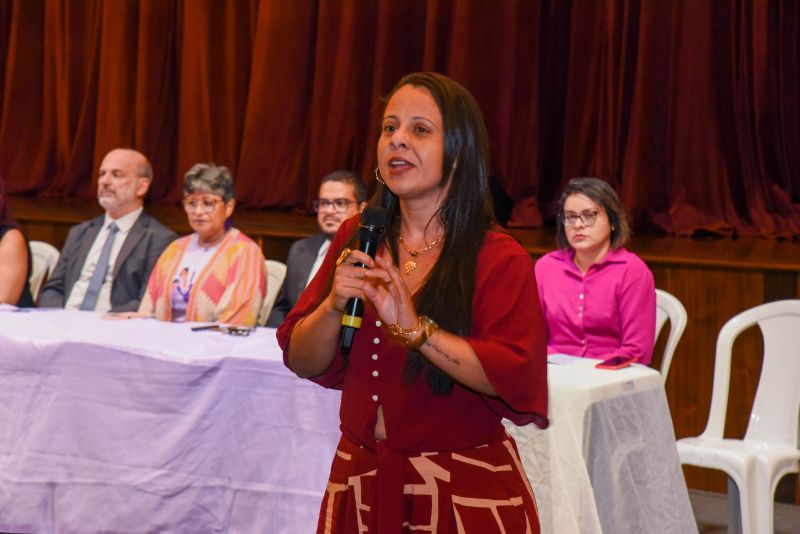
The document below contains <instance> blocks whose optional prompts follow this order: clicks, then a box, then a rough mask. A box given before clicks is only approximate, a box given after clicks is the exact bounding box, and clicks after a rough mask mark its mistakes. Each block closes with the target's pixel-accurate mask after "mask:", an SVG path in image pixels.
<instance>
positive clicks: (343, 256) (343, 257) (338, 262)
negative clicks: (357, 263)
mask: <svg viewBox="0 0 800 534" xmlns="http://www.w3.org/2000/svg"><path fill="white" fill-rule="evenodd" d="M350 252H351V250H350V247H345V249H344V250H343V251H342V253H341V254H339V258H337V260H336V266H337V267H338V266H340V265H341V264H342V263H346V260H347V258H348V257H349V256H350ZM346 264H347V265H352V264H351V263H346Z"/></svg>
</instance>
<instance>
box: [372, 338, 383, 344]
mask: <svg viewBox="0 0 800 534" xmlns="http://www.w3.org/2000/svg"><path fill="white" fill-rule="evenodd" d="M372 342H373V343H374V344H376V345H377V344H378V343H380V342H381V340H380V339H378V338H377V337H376V338H375V339H373V340H372Z"/></svg>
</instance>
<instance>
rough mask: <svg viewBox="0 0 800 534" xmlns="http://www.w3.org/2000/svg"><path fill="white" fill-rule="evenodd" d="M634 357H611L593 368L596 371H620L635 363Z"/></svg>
mask: <svg viewBox="0 0 800 534" xmlns="http://www.w3.org/2000/svg"><path fill="white" fill-rule="evenodd" d="M636 360H638V358H637V357H636V356H612V357H611V358H609V359H607V360H606V361H604V362H600V363H598V364H597V365H595V367H597V368H598V369H622V368H623V367H628V366H629V365H630V364H632V363H634V362H636Z"/></svg>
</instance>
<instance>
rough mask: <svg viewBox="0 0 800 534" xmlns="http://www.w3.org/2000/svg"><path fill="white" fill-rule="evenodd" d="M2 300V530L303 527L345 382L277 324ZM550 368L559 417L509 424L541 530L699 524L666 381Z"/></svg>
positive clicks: (579, 366)
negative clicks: (299, 359) (290, 361)
mask: <svg viewBox="0 0 800 534" xmlns="http://www.w3.org/2000/svg"><path fill="white" fill-rule="evenodd" d="M190 327H191V325H188V324H175V323H162V322H158V321H154V320H142V319H137V320H127V321H108V320H104V319H102V318H101V317H100V316H99V315H96V314H94V313H89V312H79V311H64V310H35V311H30V312H6V311H0V530H2V531H12V532H42V533H49V532H70V533H87V534H88V533H95V532H101V531H102V532H131V533H133V532H137V533H138V532H186V533H196V532H231V533H240V532H242V533H250V532H263V533H270V534H282V533H285V534H305V533H308V532H313V530H314V525H315V522H316V517H317V513H318V509H319V503H320V499H321V496H322V493H323V491H324V487H325V482H326V479H327V474H328V471H329V466H330V462H331V459H332V458H333V454H334V450H335V446H336V443H337V441H338V438H339V429H338V407H339V393H338V392H335V391H329V390H325V389H323V388H320V387H318V386H316V385H315V384H312V383H311V382H308V381H305V380H300V379H298V378H296V377H295V376H294V375H292V374H291V373H290V372H289V371H288V370H286V369H285V367H284V366H283V363H282V361H281V354H280V349H279V348H278V346H277V343H276V341H275V333H274V330H272V329H258V330H257V331H255V332H254V333H253V334H252V335H250V336H248V337H234V336H228V335H223V334H221V333H219V332H209V331H203V332H192V331H191V329H190ZM594 363H595V361H593V360H587V359H574V358H566V357H562V358H557V359H555V360H554V363H551V364H550V365H548V380H549V382H550V419H551V426H550V428H548V429H547V430H540V429H538V428H536V427H535V426H533V425H528V426H525V427H515V426H513V425H511V424H508V425H507V427H508V430H509V433H510V434H511V435H513V436H514V438H515V439H516V440H517V443H518V445H519V448H520V453H521V456H522V459H523V462H524V464H525V468H526V471H527V473H528V476H529V478H530V480H531V483H532V486H533V488H534V491H535V493H536V498H537V502H538V506H539V513H540V519H541V522H542V532H549V533H557V534H569V533H571V532H582V533H583V532H586V533H591V532H613V533H624V532H658V533H661V532H696V531H697V529H696V525H695V523H694V518H693V515H692V511H691V506H690V504H689V499H688V495H687V492H686V487H685V484H684V482H683V475H682V473H681V469H680V464H679V461H678V458H677V452H676V450H675V443H674V435H673V432H672V424H671V421H670V417H669V410H668V407H667V404H666V399H665V397H664V390H663V388H662V387H661V380H660V377H659V376H658V374H657V373H656V372H655V371H653V370H651V369H648V368H646V367H641V366H635V367H632V368H629V369H623V370H619V371H601V370H597V369H594Z"/></svg>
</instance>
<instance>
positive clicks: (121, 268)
mask: <svg viewBox="0 0 800 534" xmlns="http://www.w3.org/2000/svg"><path fill="white" fill-rule="evenodd" d="M103 220H104V216H102V215H101V216H100V217H97V218H96V219H92V220H91V221H86V222H84V223H81V224H78V225H76V226H73V227H72V228H70V229H69V235H67V242H66V243H64V248H63V249H62V250H61V256H59V258H58V263H57V264H56V268H55V269H54V270H53V274H52V275H50V278H49V279H48V280H47V283H46V284H45V285H44V287H43V288H42V290H41V292H40V293H39V306H40V307H58V308H63V307H64V304H65V303H66V302H67V299H68V298H69V294H70V292H71V291H72V286H74V285H75V282H77V281H78V278H80V274H81V269H83V264H84V263H85V262H86V256H88V255H89V249H91V248H92V243H94V240H95V238H96V237H97V234H98V233H100V229H101V227H102V225H103ZM177 237H178V235H177V234H176V233H175V232H173V231H172V230H170V229H169V228H167V227H166V226H164V225H162V224H161V223H160V222H158V221H157V220H155V219H154V218H152V217H150V215H148V214H147V213H146V212H144V211H143V212H142V214H141V215H139V218H138V219H136V222H135V223H133V226H132V227H131V230H130V232H128V235H127V237H126V238H125V242H124V243H123V244H122V248H121V249H120V251H119V256H117V259H116V261H115V262H114V275H113V279H112V282H111V311H136V310H138V309H139V302H140V301H141V300H142V296H143V295H144V290H145V287H146V286H147V279H148V277H149V276H150V270H151V269H152V268H153V265H155V263H156V260H158V257H159V256H160V255H161V253H162V252H163V251H164V249H165V248H166V247H167V245H169V244H170V243H171V242H172V241H174V240H175V239H176V238H177Z"/></svg>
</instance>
